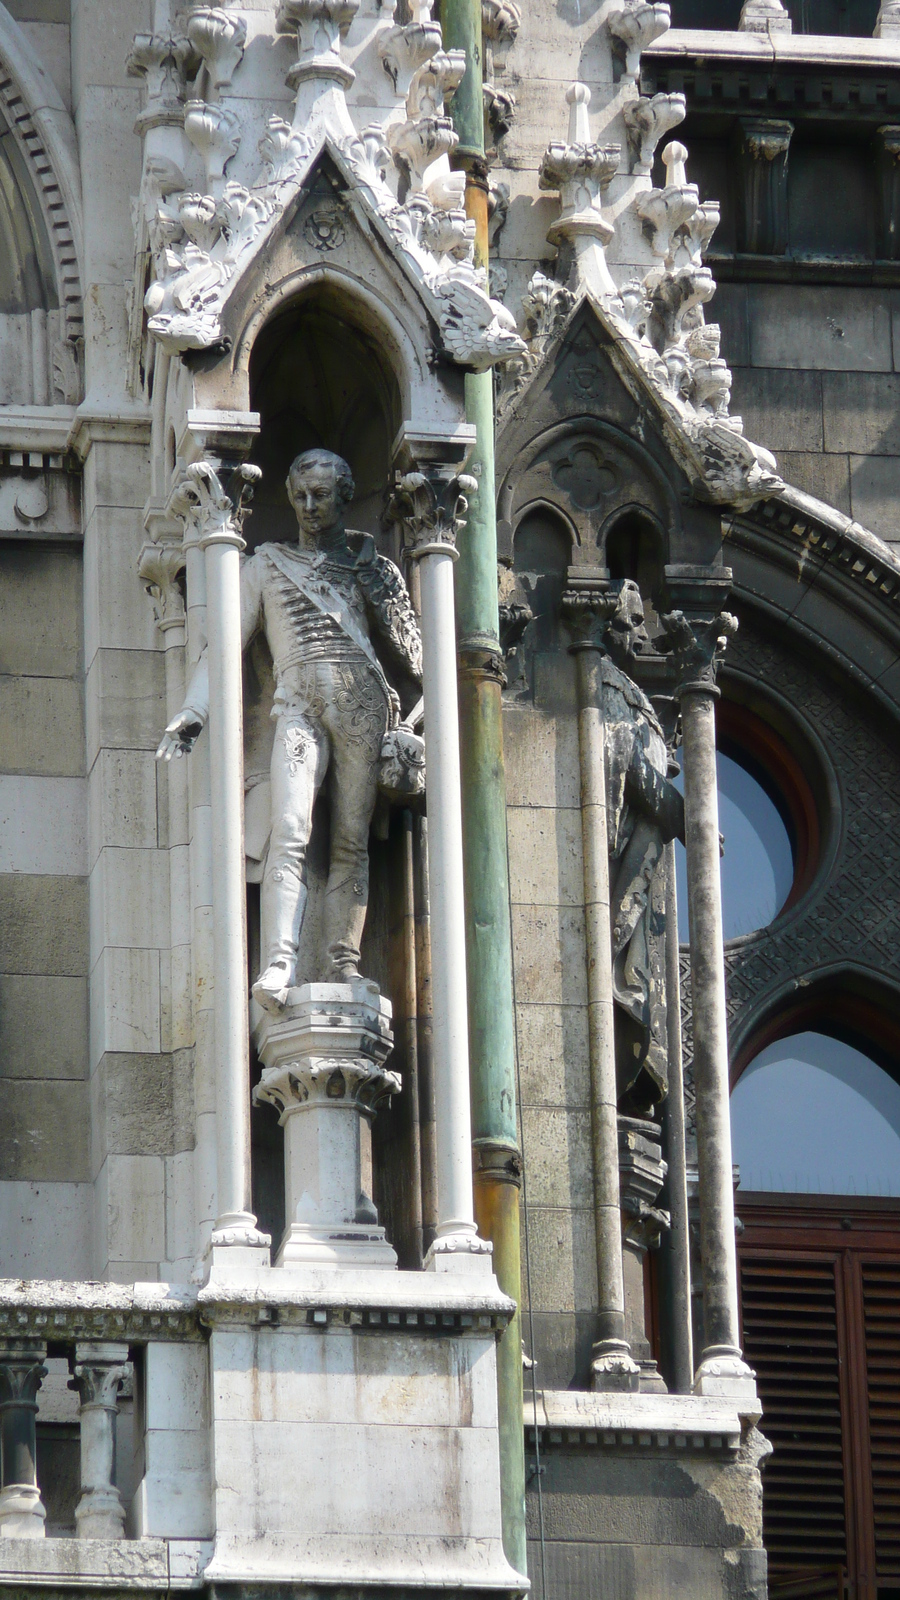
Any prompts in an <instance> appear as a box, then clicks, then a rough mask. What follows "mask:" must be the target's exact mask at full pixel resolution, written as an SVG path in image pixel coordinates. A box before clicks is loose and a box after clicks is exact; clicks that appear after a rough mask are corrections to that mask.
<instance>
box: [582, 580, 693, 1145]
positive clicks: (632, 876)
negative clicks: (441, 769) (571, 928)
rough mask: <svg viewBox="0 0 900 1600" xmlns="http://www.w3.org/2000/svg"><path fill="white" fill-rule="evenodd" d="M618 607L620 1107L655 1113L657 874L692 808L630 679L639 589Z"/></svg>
mask: <svg viewBox="0 0 900 1600" xmlns="http://www.w3.org/2000/svg"><path fill="white" fill-rule="evenodd" d="M613 588H614V591H616V592H617V598H616V609H615V612H614V614H613V616H612V618H611V619H610V622H609V625H608V627H607V629H606V632H605V635H604V641H603V642H604V644H605V646H606V649H607V651H608V654H607V655H606V656H604V658H603V662H602V674H603V710H604V722H605V729H606V784H607V824H608V831H609V855H610V863H609V892H610V913H611V919H612V954H613V998H614V1000H615V1004H616V1012H617V1015H616V1068H617V1077H618V1087H619V1096H620V1107H621V1109H622V1110H624V1111H627V1112H629V1113H631V1114H632V1115H639V1116H640V1115H647V1114H648V1113H649V1112H650V1110H651V1108H652V1107H653V1105H654V1104H655V1103H657V1102H658V1101H659V1100H661V1099H663V1098H664V1097H665V1094H666V1087H667V1068H666V1062H667V1040H666V1001H665V947H664V938H665V882H664V874H663V873H662V872H658V871H657V868H658V867H659V865H660V862H661V860H662V856H663V851H664V848H665V846H666V844H668V842H669V840H670V839H673V838H676V837H677V838H683V835H684V805H683V802H682V798H681V795H680V794H679V793H678V791H677V790H676V789H675V788H674V787H673V785H672V784H671V783H670V782H669V780H668V777H667V768H668V754H667V751H666V741H665V737H664V734H663V730H662V727H661V725H660V722H659V718H658V717H657V715H656V712H655V711H654V709H653V706H652V705H651V703H650V701H649V700H648V698H647V696H646V695H645V694H644V693H643V691H642V690H641V689H639V688H638V685H637V684H636V683H635V682H634V681H633V679H632V678H631V677H629V675H628V671H627V669H628V668H629V667H631V666H632V664H633V661H634V657H635V655H636V654H637V653H639V651H640V649H641V646H642V645H643V644H644V642H646V641H647V632H646V628H645V626H644V608H643V603H642V601H641V595H640V590H639V589H638V587H637V584H635V583H633V582H632V581H631V580H630V579H625V580H623V581H622V582H620V583H619V584H616V585H614V586H613Z"/></svg>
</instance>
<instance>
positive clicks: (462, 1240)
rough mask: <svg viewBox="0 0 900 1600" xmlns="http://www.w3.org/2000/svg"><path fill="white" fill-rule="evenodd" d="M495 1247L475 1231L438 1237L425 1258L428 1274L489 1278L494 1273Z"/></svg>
mask: <svg viewBox="0 0 900 1600" xmlns="http://www.w3.org/2000/svg"><path fill="white" fill-rule="evenodd" d="M493 1257H494V1246H493V1245H492V1244H491V1241H490V1239H482V1237H481V1235H480V1234H479V1233H476V1231H475V1229H474V1228H473V1227H471V1226H470V1227H468V1228H466V1229H462V1228H461V1229H460V1231H459V1232H458V1233H443V1234H438V1237H437V1238H436V1239H435V1240H434V1242H433V1243H432V1245H431V1246H430V1247H429V1250H428V1254H427V1255H426V1257H425V1261H424V1268H425V1271H426V1272H452V1273H457V1274H458V1273H465V1274H468V1275H469V1276H470V1277H477V1278H490V1277H493V1273H494V1259H493Z"/></svg>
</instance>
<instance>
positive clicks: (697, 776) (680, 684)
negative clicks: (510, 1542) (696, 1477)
mask: <svg viewBox="0 0 900 1600" xmlns="http://www.w3.org/2000/svg"><path fill="white" fill-rule="evenodd" d="M730 581H731V573H730V572H723V573H722V574H721V576H719V577H717V578H716V579H714V580H710V582H709V584H708V587H709V588H710V589H712V590H713V593H714V594H715V590H716V589H720V590H721V589H725V590H726V592H727V588H728V586H729V585H730ZM695 587H696V583H695V584H694V585H689V588H695ZM670 588H672V589H676V586H675V585H674V584H670ZM676 592H677V589H676ZM662 622H663V626H664V628H665V630H666V633H667V635H668V638H669V641H670V645H671V648H672V650H673V652H674V658H675V672H676V682H677V694H678V699H679V703H680V705H681V719H682V738H683V762H684V826H685V846H686V853H687V880H688V922H689V932H690V947H691V1004H692V1009H693V1020H694V1089H695V1094H696V1120H697V1166H698V1172H699V1190H700V1249H701V1254H702V1259H703V1313H704V1326H705V1338H706V1346H705V1348H704V1350H703V1351H702V1353H701V1357H700V1364H699V1366H698V1368H697V1372H696V1374H695V1377H694V1392H695V1393H696V1394H710V1395H716V1394H724V1395H728V1396H730V1397H733V1398H735V1399H738V1400H742V1399H743V1400H747V1401H751V1402H753V1401H755V1399H756V1384H755V1380H754V1374H753V1373H752V1371H751V1370H750V1368H749V1367H748V1366H747V1364H746V1362H745V1361H744V1360H743V1356H742V1353H741V1347H740V1331H739V1320H738V1279H737V1251H736V1248H735V1234H734V1180H733V1173H732V1154H731V1120H730V1112H729V1079H728V1028H727V1015H726V1009H725V953H724V940H723V932H722V889H721V882H720V876H719V799H718V787H717V780H716V719H715V703H716V699H717V698H718V694H719V690H718V688H717V687H716V670H717V666H718V662H719V660H720V659H721V657H722V655H723V654H724V650H725V646H726V644H727V641H728V638H729V637H730V636H731V635H733V634H734V633H735V632H736V630H737V623H736V621H735V619H734V618H733V617H730V616H729V615H728V614H727V613H726V612H722V613H719V612H718V610H716V611H715V612H714V613H713V614H712V615H710V611H709V610H703V611H701V610H699V608H698V614H696V615H691V616H690V618H688V617H686V616H685V614H684V612H682V611H673V612H672V613H671V614H670V615H669V616H665V617H663V618H662Z"/></svg>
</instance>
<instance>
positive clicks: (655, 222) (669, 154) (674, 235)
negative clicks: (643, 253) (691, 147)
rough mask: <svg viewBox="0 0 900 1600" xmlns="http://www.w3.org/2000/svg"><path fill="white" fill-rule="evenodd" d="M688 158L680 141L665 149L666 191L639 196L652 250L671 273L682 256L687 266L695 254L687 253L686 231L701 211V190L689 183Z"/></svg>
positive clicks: (650, 191)
mask: <svg viewBox="0 0 900 1600" xmlns="http://www.w3.org/2000/svg"><path fill="white" fill-rule="evenodd" d="M687 157H688V153H687V147H686V146H685V145H683V144H679V143H678V141H677V140H673V142H672V143H671V144H668V145H666V148H665V150H664V151H663V164H664V166H665V169H666V186H665V188H664V189H648V190H647V191H646V193H645V194H641V195H638V198H637V201H636V202H635V210H636V211H637V214H638V216H639V217H640V218H641V219H642V221H643V223H644V232H645V234H646V236H647V239H648V241H649V244H650V248H651V250H652V251H653V254H654V255H655V256H658V257H659V258H660V259H661V260H662V261H663V262H664V263H665V266H666V268H667V269H668V270H669V271H671V270H672V269H673V268H674V267H675V266H676V265H678V264H679V255H680V256H681V257H682V259H683V262H684V264H688V263H689V262H690V261H691V260H692V258H693V254H694V252H693V251H692V250H691V249H690V248H688V249H687V250H686V242H687V240H688V239H689V238H690V236H689V234H686V233H685V229H686V228H687V227H688V225H689V224H690V222H691V221H692V219H693V218H694V217H695V215H696V213H697V211H698V210H699V208H700V190H699V189H698V188H697V185H696V184H695V183H688V181H687V174H686V172H685V162H686V161H687Z"/></svg>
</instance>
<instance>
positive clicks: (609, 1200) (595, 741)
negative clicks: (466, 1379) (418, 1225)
mask: <svg viewBox="0 0 900 1600" xmlns="http://www.w3.org/2000/svg"><path fill="white" fill-rule="evenodd" d="M611 609H612V608H611V605H610V603H609V602H608V600H607V597H606V595H605V593H604V590H603V587H602V586H601V585H600V584H599V583H597V584H595V585H593V586H591V587H589V588H587V589H585V590H584V591H582V592H579V591H577V590H574V589H573V590H570V591H569V592H568V593H567V594H566V595H565V596H564V598H563V610H564V613H565V616H566V620H567V621H568V623H569V626H570V628H571V630H572V632H573V634H574V642H573V644H572V646H571V649H572V652H573V654H574V655H575V658H576V662H577V667H578V706H579V710H578V740H579V749H580V755H581V840H582V852H583V856H584V924H585V943H586V946H587V990H588V1049H589V1055H590V1077H591V1142H592V1157H593V1174H594V1230H595V1237H596V1248H597V1339H596V1342H595V1344H594V1349H593V1355H592V1360H591V1382H592V1385H593V1387H594V1388H595V1389H598V1390H607V1389H619V1390H621V1389H626V1390H633V1389H637V1388H638V1385H639V1381H640V1369H639V1368H638V1365H637V1363H636V1362H635V1361H634V1360H633V1358H632V1355H631V1351H630V1350H629V1347H628V1340H627V1338H626V1333H625V1284H624V1278H623V1269H622V1218H621V1211H620V1198H619V1124H618V1089H617V1084H616V1050H615V1033H614V1020H613V991H612V968H613V957H612V935H611V929H610V909H609V836H608V829H607V815H606V732H605V726H604V718H603V644H602V634H603V627H604V624H605V622H606V621H607V620H608V617H609V615H610V613H611Z"/></svg>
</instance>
